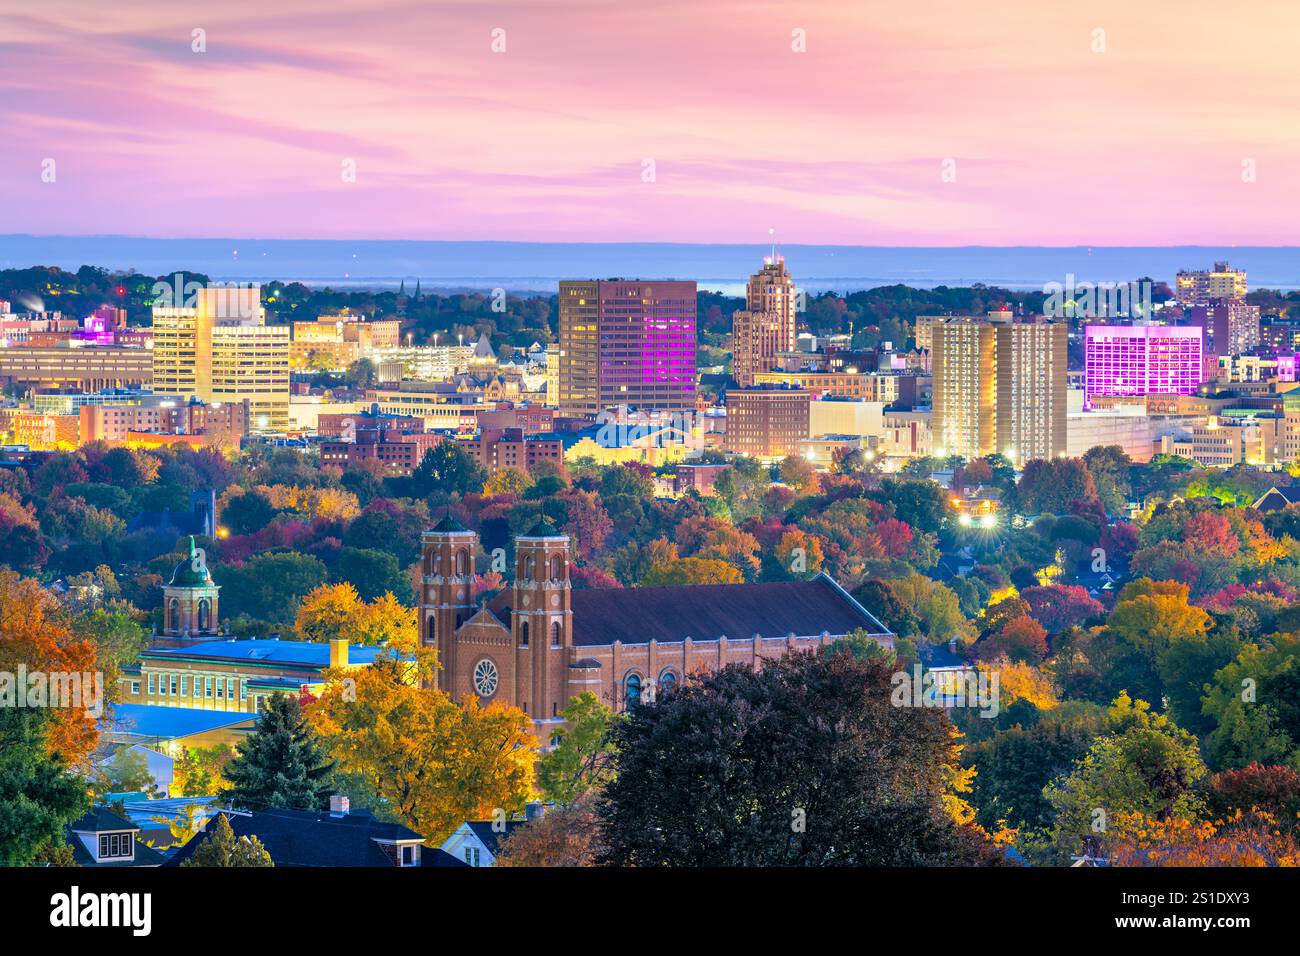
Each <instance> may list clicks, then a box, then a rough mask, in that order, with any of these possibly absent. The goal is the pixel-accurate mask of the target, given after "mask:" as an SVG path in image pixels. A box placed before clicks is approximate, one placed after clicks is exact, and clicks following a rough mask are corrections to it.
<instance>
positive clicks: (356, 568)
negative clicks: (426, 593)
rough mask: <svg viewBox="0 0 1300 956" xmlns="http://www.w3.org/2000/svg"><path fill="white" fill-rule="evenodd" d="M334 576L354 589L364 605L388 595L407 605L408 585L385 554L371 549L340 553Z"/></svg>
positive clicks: (393, 560) (408, 582) (401, 573)
mask: <svg viewBox="0 0 1300 956" xmlns="http://www.w3.org/2000/svg"><path fill="white" fill-rule="evenodd" d="M335 576H336V577H337V578H339V579H341V580H343V581H347V582H348V583H349V584H351V585H352V586H353V587H355V588H356V589H357V594H358V595H360V597H361V599H362V600H364V601H373V600H374V599H375V598H377V597H379V596H380V595H381V594H384V593H388V594H393V595H396V596H398V597H399V598H401V599H404V600H406V601H409V600H410V598H411V581H410V578H409V577H408V576H407V575H406V572H405V571H403V570H402V566H401V565H400V564H398V563H397V558H396V557H395V556H394V555H392V554H389V553H388V552H387V551H379V550H377V549H374V548H344V549H343V550H342V551H341V552H340V553H339V560H338V566H337V571H336V573H335Z"/></svg>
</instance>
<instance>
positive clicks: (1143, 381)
mask: <svg viewBox="0 0 1300 956" xmlns="http://www.w3.org/2000/svg"><path fill="white" fill-rule="evenodd" d="M1202 350H1203V330H1202V329H1201V328H1200V327H1199V326H1167V325H1089V326H1086V327H1085V328H1084V369H1085V375H1084V394H1085V399H1091V397H1092V396H1093V395H1150V394H1153V393H1154V394H1179V395H1191V394H1192V393H1193V392H1195V391H1196V388H1197V386H1198V385H1200V384H1201V380H1202V378H1203V377H1204V376H1203V371H1204V359H1203V356H1202Z"/></svg>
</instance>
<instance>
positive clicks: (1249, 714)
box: [1203, 635, 1300, 767]
mask: <svg viewBox="0 0 1300 956" xmlns="http://www.w3.org/2000/svg"><path fill="white" fill-rule="evenodd" d="M1298 694H1300V638H1297V637H1296V636H1295V635H1278V636H1277V638H1276V642H1275V643H1274V644H1273V645H1271V646H1261V645H1258V644H1247V645H1245V646H1244V647H1243V648H1242V649H1241V652H1240V653H1239V654H1238V655H1237V658H1236V660H1234V661H1233V662H1232V663H1230V664H1228V665H1227V666H1226V667H1224V668H1223V669H1222V670H1220V671H1219V672H1218V673H1217V674H1216V675H1215V679H1214V682H1213V683H1212V684H1211V685H1210V687H1209V689H1208V692H1207V693H1206V695H1205V700H1204V704H1203V709H1204V712H1205V714H1206V716H1207V717H1209V718H1211V719H1212V720H1213V721H1214V723H1215V727H1214V730H1213V731H1211V733H1210V734H1209V736H1208V737H1207V738H1206V741H1205V746H1206V751H1207V753H1208V754H1209V757H1210V762H1211V764H1212V765H1213V766H1215V767H1243V766H1246V765H1247V764H1249V763H1252V762H1259V763H1263V764H1275V763H1285V764H1288V765H1297V764H1300V696H1297V695H1298Z"/></svg>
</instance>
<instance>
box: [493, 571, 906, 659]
mask: <svg viewBox="0 0 1300 956" xmlns="http://www.w3.org/2000/svg"><path fill="white" fill-rule="evenodd" d="M570 599H571V601H572V607H573V643H574V644H575V645H576V646H579V647H582V646H597V645H604V644H612V643H614V641H622V642H623V643H624V644H647V643H649V642H650V641H651V640H652V639H653V640H657V641H660V642H664V643H666V642H679V641H682V640H684V639H686V638H688V637H689V638H691V639H692V640H696V641H716V640H717V639H718V638H719V637H721V636H723V635H725V636H726V637H727V639H728V640H731V641H747V640H750V639H751V638H752V637H753V636H754V635H755V634H758V635H760V636H762V637H765V638H781V637H786V636H787V635H789V634H795V635H796V636H799V637H813V636H816V635H819V634H821V633H823V632H826V633H828V634H833V635H841V634H848V633H850V632H851V631H855V630H857V629H858V628H862V629H864V630H866V631H868V632H869V633H871V634H877V635H888V634H889V633H890V632H889V629H888V628H886V627H885V626H884V625H883V624H881V623H880V622H879V621H878V620H876V618H875V617H873V616H872V615H871V614H870V613H869V612H868V611H867V610H866V609H865V608H863V607H862V606H861V605H860V604H858V602H857V601H855V600H853V598H851V597H850V596H849V595H848V594H847V593H846V592H845V591H844V590H843V589H842V588H841V587H840V586H839V585H838V584H836V583H835V582H834V581H832V580H831V579H830V578H829V577H828V576H826V575H825V574H819V575H818V576H817V577H815V578H813V579H812V580H811V581H777V582H769V583H763V584H699V585H684V586H674V587H658V588H578V589H575V590H574V591H573V592H572V593H571V595H570ZM493 603H494V605H495V602H493Z"/></svg>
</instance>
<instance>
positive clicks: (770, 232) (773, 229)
mask: <svg viewBox="0 0 1300 956" xmlns="http://www.w3.org/2000/svg"><path fill="white" fill-rule="evenodd" d="M767 234H768V236H770V237H771V239H772V265H776V227H775V226H768V228H767Z"/></svg>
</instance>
